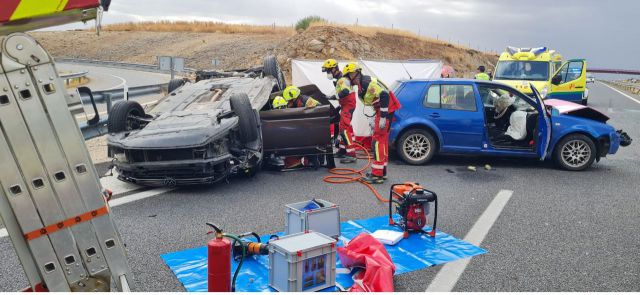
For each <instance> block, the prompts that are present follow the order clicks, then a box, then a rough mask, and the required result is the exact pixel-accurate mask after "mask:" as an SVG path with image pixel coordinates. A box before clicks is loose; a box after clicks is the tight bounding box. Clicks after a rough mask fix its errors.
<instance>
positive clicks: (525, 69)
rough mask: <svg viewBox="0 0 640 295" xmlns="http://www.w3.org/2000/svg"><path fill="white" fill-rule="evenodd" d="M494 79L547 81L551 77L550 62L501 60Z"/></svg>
mask: <svg viewBox="0 0 640 295" xmlns="http://www.w3.org/2000/svg"><path fill="white" fill-rule="evenodd" d="M494 79H496V80H529V81H546V80H548V79H549V63H548V62H544V61H499V62H498V66H497V67H496V73H495V78H494Z"/></svg>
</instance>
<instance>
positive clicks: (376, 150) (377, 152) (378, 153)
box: [375, 141, 380, 162]
mask: <svg viewBox="0 0 640 295" xmlns="http://www.w3.org/2000/svg"><path fill="white" fill-rule="evenodd" d="M375 154H376V161H378V162H380V151H379V150H378V142H377V141H376V144H375Z"/></svg>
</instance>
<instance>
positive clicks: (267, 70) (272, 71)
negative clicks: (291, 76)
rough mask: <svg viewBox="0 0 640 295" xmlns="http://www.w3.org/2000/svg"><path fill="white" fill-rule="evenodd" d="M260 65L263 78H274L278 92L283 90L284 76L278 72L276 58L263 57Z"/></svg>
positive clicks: (278, 66)
mask: <svg viewBox="0 0 640 295" xmlns="http://www.w3.org/2000/svg"><path fill="white" fill-rule="evenodd" d="M262 65H263V67H262V72H263V73H264V75H265V76H271V77H274V78H276V81H277V83H278V85H277V86H278V91H282V90H284V88H285V85H286V82H285V80H284V74H283V73H282V71H281V70H280V65H279V64H278V60H277V59H276V57H275V56H273V55H270V56H267V57H265V58H264V60H263V64H262Z"/></svg>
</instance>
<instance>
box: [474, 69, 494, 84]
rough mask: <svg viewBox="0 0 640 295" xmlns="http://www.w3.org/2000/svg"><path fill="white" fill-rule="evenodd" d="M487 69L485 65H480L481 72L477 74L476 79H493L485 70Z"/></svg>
mask: <svg viewBox="0 0 640 295" xmlns="http://www.w3.org/2000/svg"><path fill="white" fill-rule="evenodd" d="M485 70H486V69H485V68H484V66H479V67H478V71H479V73H477V74H476V77H475V79H476V80H487V81H489V80H491V77H489V75H487V73H485V72H484V71H485Z"/></svg>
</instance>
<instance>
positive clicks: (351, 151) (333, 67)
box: [322, 59, 356, 164]
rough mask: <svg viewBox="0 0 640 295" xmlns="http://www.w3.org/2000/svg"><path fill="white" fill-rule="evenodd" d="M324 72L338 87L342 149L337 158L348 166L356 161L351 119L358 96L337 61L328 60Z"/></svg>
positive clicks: (323, 66)
mask: <svg viewBox="0 0 640 295" xmlns="http://www.w3.org/2000/svg"><path fill="white" fill-rule="evenodd" d="M322 72H325V73H327V78H328V79H330V80H332V82H333V86H335V87H336V97H337V98H338V102H339V103H340V125H339V134H340V139H341V141H340V146H339V147H340V149H339V150H338V154H337V155H336V158H342V159H340V163H342V164H348V163H353V162H355V161H356V149H355V145H354V136H353V126H351V118H352V117H353V111H354V110H355V109H356V94H355V92H353V91H351V82H350V81H349V79H347V78H346V77H342V72H341V71H340V68H339V67H338V63H337V62H336V60H335V59H327V60H325V61H324V63H323V64H322Z"/></svg>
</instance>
